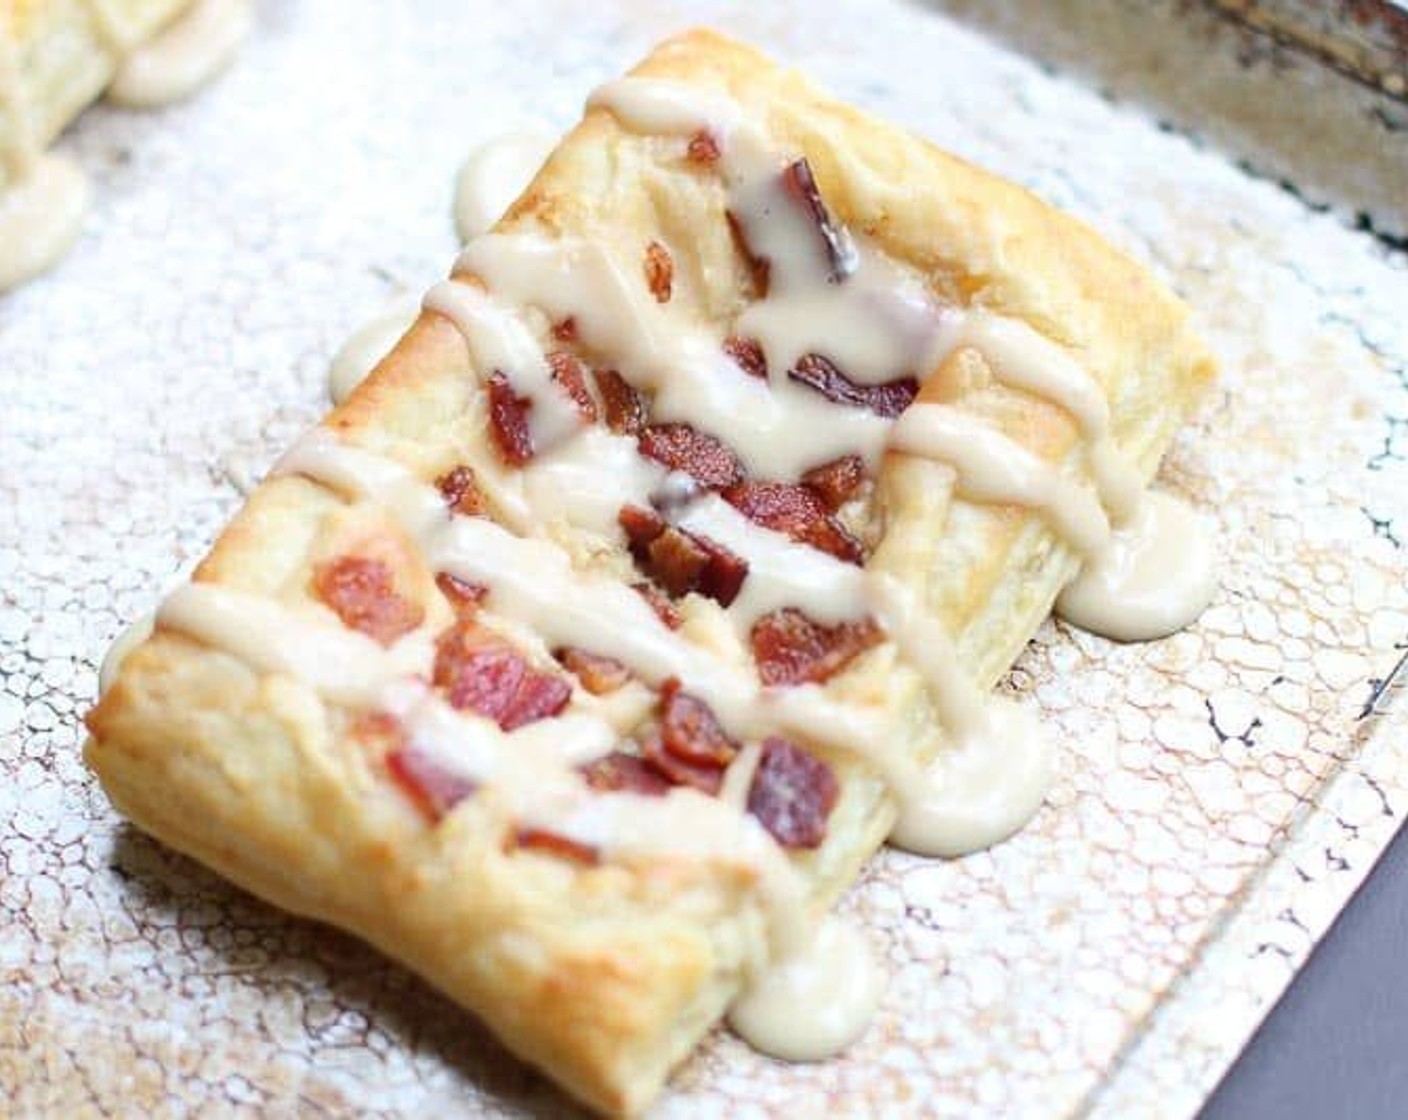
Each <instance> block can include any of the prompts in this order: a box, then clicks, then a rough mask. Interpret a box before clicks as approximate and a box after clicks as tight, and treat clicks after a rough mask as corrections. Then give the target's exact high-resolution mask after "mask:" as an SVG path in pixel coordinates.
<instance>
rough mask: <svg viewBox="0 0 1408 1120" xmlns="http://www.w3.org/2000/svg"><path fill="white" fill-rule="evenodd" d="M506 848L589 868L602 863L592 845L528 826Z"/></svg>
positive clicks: (523, 827) (516, 834) (518, 832)
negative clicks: (534, 852)
mask: <svg viewBox="0 0 1408 1120" xmlns="http://www.w3.org/2000/svg"><path fill="white" fill-rule="evenodd" d="M505 847H506V848H507V850H510V851H512V850H513V849H515V848H528V849H530V850H531V851H537V852H546V853H548V854H549V855H554V856H560V857H562V858H563V859H570V860H572V861H574V862H576V863H585V864H587V865H589V866H591V865H594V864H597V863H599V862H600V861H601V860H600V855H599V853H598V852H597V850H596V849H595V848H594V847H592V846H591V845H590V844H583V843H581V842H580V841H578V840H572V839H569V838H568V837H566V836H559V835H558V834H557V833H556V832H547V831H545V830H544V829H541V828H530V827H528V826H526V825H524V826H521V827H519V828H518V830H517V831H516V832H515V833H514V835H513V838H512V841H511V843H510V844H508V845H506V846H505Z"/></svg>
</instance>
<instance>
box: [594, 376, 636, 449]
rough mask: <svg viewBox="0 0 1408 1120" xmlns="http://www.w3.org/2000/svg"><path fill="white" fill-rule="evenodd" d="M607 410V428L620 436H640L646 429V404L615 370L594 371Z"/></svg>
mask: <svg viewBox="0 0 1408 1120" xmlns="http://www.w3.org/2000/svg"><path fill="white" fill-rule="evenodd" d="M592 376H593V377H595V378H596V388H597V392H599V393H600V394H601V403H602V405H603V406H604V407H605V409H606V426H607V427H608V428H610V429H611V430H612V431H613V432H615V433H616V434H617V435H618V436H638V435H640V433H641V432H642V431H643V430H644V429H645V402H644V401H643V400H642V399H641V395H640V394H639V393H638V392H636V391H635V389H634V388H632V386H631V384H630V383H629V382H628V381H627V380H626V379H625V378H624V377H622V376H621V375H620V374H619V373H617V372H616V371H615V370H614V369H598V370H593V371H592Z"/></svg>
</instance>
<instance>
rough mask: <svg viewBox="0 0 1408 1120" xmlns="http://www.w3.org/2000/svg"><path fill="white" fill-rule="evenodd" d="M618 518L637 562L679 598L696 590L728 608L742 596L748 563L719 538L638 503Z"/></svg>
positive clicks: (627, 508) (666, 620)
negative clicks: (679, 524) (673, 522)
mask: <svg viewBox="0 0 1408 1120" xmlns="http://www.w3.org/2000/svg"><path fill="white" fill-rule="evenodd" d="M617 520H618V521H619V522H620V524H621V528H622V529H624V530H625V533H626V539H627V541H629V542H630V549H631V555H632V556H634V557H635V560H636V563H637V564H639V565H640V567H641V569H642V570H643V571H644V572H645V574H646V575H648V576H650V578H651V579H653V580H654V581H655V582H656V583H658V584H659V585H660V586H661V587H663V588H664V589H665V590H666V591H668V592H669V593H670V594H671V595H673V596H674V597H675V598H679V597H680V596H681V595H687V594H689V592H691V591H697V592H699V594H701V595H707V596H708V597H709V598H710V599H713V600H714V601H715V602H717V603H718V604H719V605H720V606H723V607H726V606H728V605H729V604H730V603H732V602H733V601H734V599H736V598H737V597H738V592H739V591H740V590H741V589H742V587H743V581H744V580H745V579H746V578H747V576H748V562H747V561H746V560H744V559H743V558H742V557H740V556H738V555H736V554H734V553H733V552H730V551H729V550H728V549H727V548H725V547H724V546H723V545H721V544H719V543H718V542H717V541H714V540H711V539H710V538H708V537H706V536H703V535H702V534H699V533H687V532H685V531H684V530H683V529H677V528H675V527H674V526H673V525H667V524H666V523H665V519H664V518H663V517H661V516H660V515H659V514H658V513H656V512H655V511H654V510H648V509H642V508H641V507H640V506H622V507H621V512H620V514H618V515H617ZM651 605H652V606H654V605H655V604H654V603H652V604H651ZM657 613H659V612H658V610H657ZM661 617H662V619H663V618H664V616H663V615H662V616H661ZM665 622H666V625H668V626H671V629H673V628H674V626H673V625H671V623H670V621H669V620H668V619H665ZM675 625H677V624H675Z"/></svg>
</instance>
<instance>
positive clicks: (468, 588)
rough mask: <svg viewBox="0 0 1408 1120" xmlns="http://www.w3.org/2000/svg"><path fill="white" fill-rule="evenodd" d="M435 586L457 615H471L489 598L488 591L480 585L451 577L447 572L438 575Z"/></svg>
mask: <svg viewBox="0 0 1408 1120" xmlns="http://www.w3.org/2000/svg"><path fill="white" fill-rule="evenodd" d="M435 586H436V587H438V588H439V589H440V593H441V594H442V595H444V596H445V598H447V599H448V600H450V606H452V607H454V609H455V613H456V614H457V615H462V616H463V615H471V614H473V613H474V612H475V611H476V610H477V609H478V608H479V606H480V605H481V604H482V603H483V602H484V600H485V599H487V598H488V597H489V589H488V588H487V587H485V586H484V585H483V584H482V583H470V582H469V581H468V580H465V579H460V578H459V577H458V576H452V575H451V574H450V573H449V572H440V573H438V574H437V575H436V577H435Z"/></svg>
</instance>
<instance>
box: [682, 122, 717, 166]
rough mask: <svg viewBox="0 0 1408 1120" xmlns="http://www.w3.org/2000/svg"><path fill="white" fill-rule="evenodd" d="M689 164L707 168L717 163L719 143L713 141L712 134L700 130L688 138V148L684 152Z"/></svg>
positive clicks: (705, 130)
mask: <svg viewBox="0 0 1408 1120" xmlns="http://www.w3.org/2000/svg"><path fill="white" fill-rule="evenodd" d="M686 154H687V155H688V156H689V161H690V163H697V164H700V165H702V166H706V167H707V166H708V165H709V164H712V163H717V162H718V159H719V156H720V154H721V153H720V151H719V142H718V141H717V140H715V139H714V134H713V133H712V132H710V131H709V130H708V129H705V128H701V129H700V130H699V131H698V132H696V133H695V134H694V135H693V136H691V137H690V138H689V148H688V150H687V152H686Z"/></svg>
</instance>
